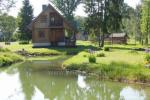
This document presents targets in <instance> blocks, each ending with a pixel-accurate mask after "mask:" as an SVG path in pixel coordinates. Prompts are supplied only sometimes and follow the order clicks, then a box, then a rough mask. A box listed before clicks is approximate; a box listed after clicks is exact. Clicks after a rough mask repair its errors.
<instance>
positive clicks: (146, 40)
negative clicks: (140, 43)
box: [145, 36, 148, 45]
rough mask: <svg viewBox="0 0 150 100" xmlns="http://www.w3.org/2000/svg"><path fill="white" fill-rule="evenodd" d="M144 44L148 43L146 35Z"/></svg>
mask: <svg viewBox="0 0 150 100" xmlns="http://www.w3.org/2000/svg"><path fill="white" fill-rule="evenodd" d="M145 45H148V36H147V37H146V38H145Z"/></svg>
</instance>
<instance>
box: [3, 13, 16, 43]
mask: <svg viewBox="0 0 150 100" xmlns="http://www.w3.org/2000/svg"><path fill="white" fill-rule="evenodd" d="M15 29H16V19H15V18H14V17H12V16H9V15H7V14H3V15H0V31H1V32H2V33H3V35H4V39H5V41H10V40H11V38H12V34H13V32H14V31H15Z"/></svg>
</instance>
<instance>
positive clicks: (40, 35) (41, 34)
mask: <svg viewBox="0 0 150 100" xmlns="http://www.w3.org/2000/svg"><path fill="white" fill-rule="evenodd" d="M38 36H39V38H45V33H44V31H43V30H39V31H38Z"/></svg>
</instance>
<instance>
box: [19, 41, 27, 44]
mask: <svg viewBox="0 0 150 100" xmlns="http://www.w3.org/2000/svg"><path fill="white" fill-rule="evenodd" d="M19 44H29V41H20V42H19Z"/></svg>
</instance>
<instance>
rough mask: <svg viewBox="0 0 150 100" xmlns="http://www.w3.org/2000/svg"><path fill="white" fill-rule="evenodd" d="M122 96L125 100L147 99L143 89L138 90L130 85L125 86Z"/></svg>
mask: <svg viewBox="0 0 150 100" xmlns="http://www.w3.org/2000/svg"><path fill="white" fill-rule="evenodd" d="M120 96H121V98H123V99H124V100H146V95H145V93H144V91H143V90H138V91H137V90H134V89H133V88H132V87H130V86H128V87H125V88H123V89H122V91H121V92H120Z"/></svg>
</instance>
